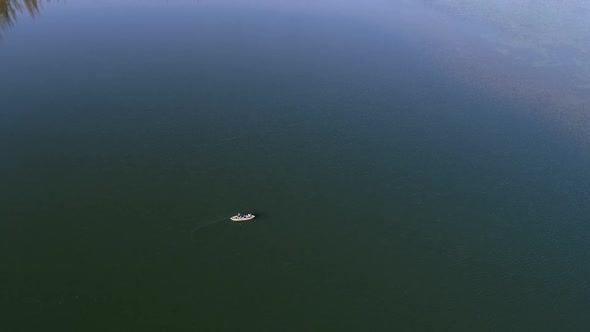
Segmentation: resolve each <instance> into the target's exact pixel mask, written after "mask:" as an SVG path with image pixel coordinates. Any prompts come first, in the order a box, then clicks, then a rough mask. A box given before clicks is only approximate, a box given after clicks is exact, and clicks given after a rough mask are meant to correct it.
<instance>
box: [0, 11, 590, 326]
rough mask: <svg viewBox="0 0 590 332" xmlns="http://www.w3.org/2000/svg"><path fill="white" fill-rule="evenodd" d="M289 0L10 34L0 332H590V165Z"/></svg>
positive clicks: (0, 62)
mask: <svg viewBox="0 0 590 332" xmlns="http://www.w3.org/2000/svg"><path fill="white" fill-rule="evenodd" d="M271 4H272V2H263V1H258V2H255V1H252V2H247V1H242V2H238V1H236V2H234V3H232V2H224V3H221V4H214V3H209V2H203V3H201V2H196V3H194V2H189V1H186V2H183V1H179V2H156V1H152V2H146V3H142V2H133V1H130V2H124V3H118V4H117V3H112V4H109V3H104V4H90V3H88V2H73V3H65V4H64V3H58V4H51V5H46V6H45V8H43V9H42V12H41V15H40V17H39V18H37V19H36V20H29V19H27V18H26V17H23V18H22V19H21V20H20V21H19V23H18V24H17V25H16V26H14V28H12V29H11V30H8V31H6V32H5V35H4V37H3V40H1V41H0V101H1V109H0V151H1V153H2V154H1V155H2V159H1V162H0V184H1V187H0V188H1V189H0V199H1V200H0V264H1V268H0V310H1V312H2V314H1V320H0V327H1V330H2V331H587V330H589V329H590V319H589V318H588V317H590V316H589V315H588V313H589V312H588V310H589V308H590V297H589V296H590V289H589V284H588V280H589V279H590V264H589V263H590V228H589V226H588V221H589V215H590V206H589V205H588V199H589V198H590V168H589V166H588V165H589V162H590V154H589V152H588V149H587V147H586V146H584V145H583V144H581V143H580V142H579V141H575V142H574V141H573V140H571V139H570V138H569V136H568V135H565V134H564V133H563V132H562V131H559V130H558V129H557V128H556V127H554V126H552V125H551V123H550V122H549V121H548V120H547V119H546V118H541V117H539V118H537V117H534V116H530V114H531V113H530V112H527V111H526V107H531V106H527V105H525V104H524V103H523V104H517V103H515V102H514V101H510V100H508V99H507V98H504V97H503V96H502V95H500V94H496V93H493V92H486V91H483V90H477V89H475V88H470V87H469V86H467V85H464V84H460V83H458V82H457V81H456V80H453V79H452V78H451V75H449V73H448V72H445V71H444V70H443V69H441V68H440V66H437V65H436V64H434V63H433V62H432V60H431V59H432V57H431V56H430V54H431V52H433V51H435V50H429V49H428V46H425V45H430V44H428V43H426V41H423V40H420V39H416V38H412V35H411V34H408V29H410V28H408V27H407V25H405V23H403V22H406V21H404V20H402V19H401V18H400V17H399V16H397V15H392V17H391V21H390V22H389V24H377V23H376V22H375V21H374V20H372V19H370V16H367V15H364V14H361V13H362V10H361V9H362V8H363V6H364V5H362V4H358V5H352V4H348V7H346V8H348V9H351V8H352V9H354V8H355V7H358V9H359V13H357V14H355V13H354V10H350V11H345V10H335V8H338V7H337V6H336V7H331V6H333V5H334V4H331V3H330V2H320V4H318V5H314V6H312V3H311V2H303V3H301V4H289V3H286V2H285V3H282V4H281V5H276V6H275V5H271ZM374 5H375V6H377V4H374ZM381 5H383V4H381ZM383 6H385V5H383ZM387 6H388V7H387V8H391V6H392V5H387ZM399 6H400V7H403V6H407V4H400V5H399ZM417 8H421V7H417ZM377 9H378V8H377ZM413 10H414V11H412V13H414V14H416V15H420V11H419V10H418V9H416V8H414V9H413ZM402 21H403V22H402ZM406 23H407V22H406ZM410 31H411V30H410ZM238 211H241V212H253V213H255V214H257V215H258V216H259V217H258V218H256V219H255V220H254V221H252V222H249V223H243V224H236V223H231V222H229V221H226V220H225V219H224V220H221V219H223V218H226V217H229V216H231V215H233V214H235V213H236V212H238ZM205 225H207V226H206V227H203V226H205ZM192 230H196V231H192Z"/></svg>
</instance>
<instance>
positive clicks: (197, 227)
mask: <svg viewBox="0 0 590 332" xmlns="http://www.w3.org/2000/svg"><path fill="white" fill-rule="evenodd" d="M224 220H227V217H223V218H219V219H215V220H211V221H206V222H204V223H202V224H199V225H197V226H195V228H193V229H192V230H191V232H190V234H194V233H195V232H196V231H198V230H201V229H203V228H205V227H207V226H211V225H213V224H217V223H218V222H221V221H224Z"/></svg>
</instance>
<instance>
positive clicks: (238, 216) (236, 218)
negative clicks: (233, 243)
mask: <svg viewBox="0 0 590 332" xmlns="http://www.w3.org/2000/svg"><path fill="white" fill-rule="evenodd" d="M255 217H256V216H255V215H253V214H252V213H248V214H241V213H238V214H236V215H235V216H233V217H231V218H229V219H231V220H232V221H247V220H252V219H254V218H255Z"/></svg>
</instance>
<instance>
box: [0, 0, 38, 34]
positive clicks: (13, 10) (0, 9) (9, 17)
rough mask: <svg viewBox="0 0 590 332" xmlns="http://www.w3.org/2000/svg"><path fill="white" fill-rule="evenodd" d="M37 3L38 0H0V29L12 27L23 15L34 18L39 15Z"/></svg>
mask: <svg viewBox="0 0 590 332" xmlns="http://www.w3.org/2000/svg"><path fill="white" fill-rule="evenodd" d="M39 3H40V1H39V0H0V28H2V29H4V28H7V27H9V26H12V25H13V24H14V23H15V22H16V20H17V17H18V16H19V15H21V14H23V13H28V14H29V15H31V16H32V17H35V16H36V15H37V14H38V13H39Z"/></svg>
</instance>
